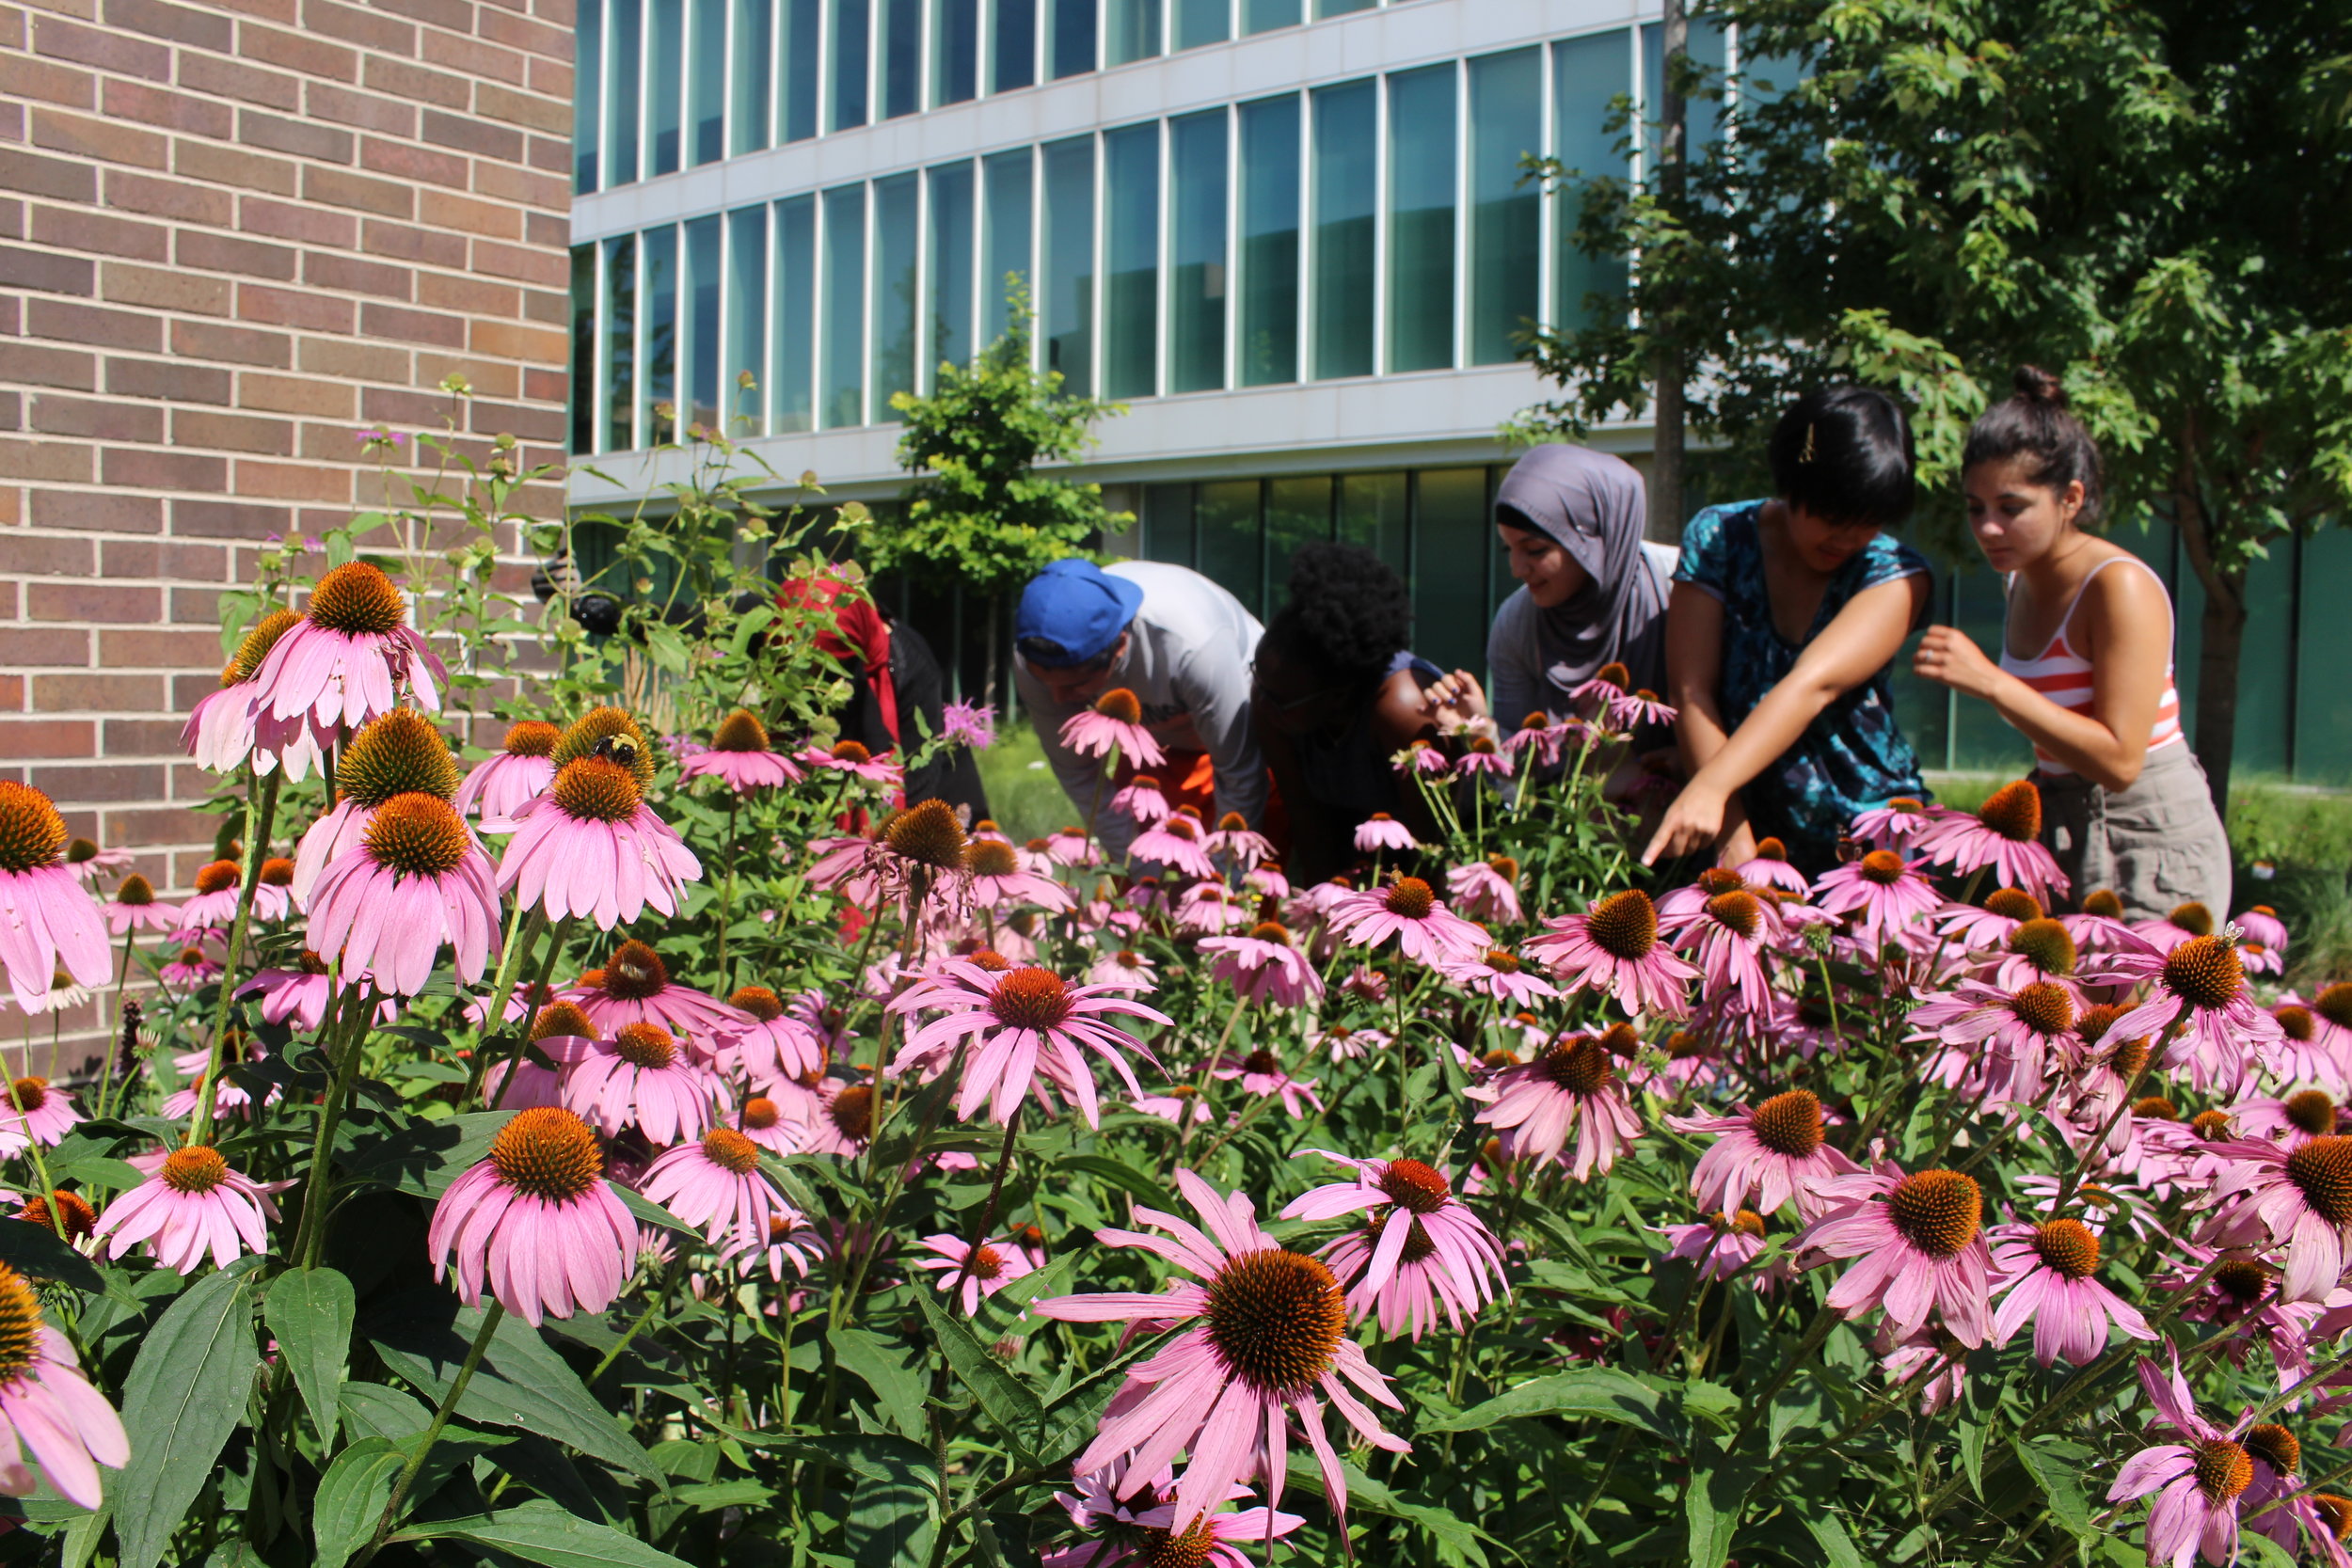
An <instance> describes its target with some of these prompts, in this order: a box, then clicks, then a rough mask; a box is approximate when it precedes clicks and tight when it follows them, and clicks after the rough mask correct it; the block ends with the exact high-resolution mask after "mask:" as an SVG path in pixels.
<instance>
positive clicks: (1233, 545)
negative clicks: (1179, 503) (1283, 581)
mask: <svg viewBox="0 0 2352 1568" xmlns="http://www.w3.org/2000/svg"><path fill="white" fill-rule="evenodd" d="M1194 493H1195V499H1194V501H1193V526H1194V528H1195V529H1196V531H1198V533H1199V536H1200V562H1199V567H1198V569H1199V570H1200V572H1201V573H1202V574H1203V575H1205V576H1207V577H1211V578H1216V580H1217V581H1218V582H1220V583H1223V584H1224V585H1225V588H1226V590H1227V591H1228V592H1229V593H1231V594H1232V595H1233V597H1235V598H1237V599H1239V600H1240V601H1241V602H1242V608H1244V609H1245V610H1248V611H1249V612H1250V613H1251V614H1253V615H1258V616H1261V617H1263V615H1264V613H1265V608H1264V607H1265V541H1264V538H1263V534H1262V533H1261V532H1260V530H1259V520H1258V482H1257V481H1256V480H1254V479H1239V480H1223V481H1219V482H1218V483H1214V484H1201V485H1196V486H1195V487H1194Z"/></svg>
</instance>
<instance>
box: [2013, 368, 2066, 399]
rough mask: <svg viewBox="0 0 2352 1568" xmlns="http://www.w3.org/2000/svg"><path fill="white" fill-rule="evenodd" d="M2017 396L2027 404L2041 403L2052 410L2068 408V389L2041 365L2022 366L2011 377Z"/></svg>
mask: <svg viewBox="0 0 2352 1568" xmlns="http://www.w3.org/2000/svg"><path fill="white" fill-rule="evenodd" d="M2011 380H2012V381H2013V382H2014V384H2015V386H2016V388H2017V395H2018V396H2019V397H2021V398H2024V399H2025V400H2026V402H2027V403H2039V404H2045V405H2046V406H2048V407H2051V408H2063V407H2065V406H2066V388H2065V386H2064V385H2063V384H2061V383H2060V382H2059V380H2058V377H2057V376H2054V375H2052V374H2051V373H2050V372H2048V371H2045V370H2043V369H2042V367H2041V366H2039V365H2020V366H2018V367H2017V373H2016V375H2015V376H2013V377H2011Z"/></svg>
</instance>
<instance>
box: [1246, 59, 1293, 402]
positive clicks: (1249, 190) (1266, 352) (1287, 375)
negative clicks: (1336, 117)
mask: <svg viewBox="0 0 2352 1568" xmlns="http://www.w3.org/2000/svg"><path fill="white" fill-rule="evenodd" d="M1298 175H1299V169H1298V99H1297V97H1296V95H1295V94H1294V95H1292V96H1289V97H1284V98H1268V99H1263V100H1262V101H1260V102H1258V103H1244V104H1243V105H1242V106H1241V337H1240V354H1241V384H1242V385H1243V386H1245V387H1267V386H1274V385H1277V384H1279V383H1282V382H1290V381H1296V380H1297V379H1298V197H1299V180H1298Z"/></svg>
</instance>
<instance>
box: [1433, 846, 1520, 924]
mask: <svg viewBox="0 0 2352 1568" xmlns="http://www.w3.org/2000/svg"><path fill="white" fill-rule="evenodd" d="M1518 882H1519V863H1518V862H1517V861H1515V860H1513V859H1512V858H1511V857H1510V856H1508V855H1488V856H1487V857H1486V859H1485V860H1483V861H1472V862H1470V863H1469V864H1468V865H1457V866H1455V867H1454V869H1453V870H1451V871H1448V872H1447V873H1446V874H1445V891H1446V894H1447V895H1448V896H1450V897H1451V898H1452V899H1453V900H1454V908H1455V909H1457V910H1459V911H1461V912H1462V913H1463V914H1465V915H1467V916H1469V917H1470V919H1472V920H1483V921H1486V923H1488V924H1489V925H1494V926H1516V925H1518V923H1519V921H1520V919H1521V918H1522V916H1521V915H1520V912H1519V888H1518Z"/></svg>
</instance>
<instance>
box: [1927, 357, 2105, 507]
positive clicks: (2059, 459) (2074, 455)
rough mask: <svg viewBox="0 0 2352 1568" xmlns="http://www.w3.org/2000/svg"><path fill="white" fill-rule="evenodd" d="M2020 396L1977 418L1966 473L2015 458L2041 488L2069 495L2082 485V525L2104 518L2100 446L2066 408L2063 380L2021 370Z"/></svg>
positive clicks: (2016, 379) (1965, 455)
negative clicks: (2023, 463) (2071, 489)
mask: <svg viewBox="0 0 2352 1568" xmlns="http://www.w3.org/2000/svg"><path fill="white" fill-rule="evenodd" d="M2011 380H2012V382H2013V384H2014V385H2015V387H2016V388H2017V390H2016V392H2015V393H2014V394H2012V395H2011V396H2009V397H2006V398H2003V399H2002V400H2001V401H2000V402H1998V403H1996V404H1994V405H1993V406H1992V407H1990V408H1988V409H1986V410H1985V411H1984V412H1983V413H1981V414H1979V415H1978V416H1977V422H1976V423H1975V424H1972V425H1970V426H1969V427H1968V444H1967V445H1966V446H1964V447H1963V448H1962V449H1961V453H1960V467H1961V471H1962V472H1963V473H1965V472H1966V471H1967V470H1968V469H1970V468H1973V467H1976V466H1977V465H1978V464H1979V463H2001V462H2006V461H2008V460H2009V459H2010V458H2012V457H2022V458H2025V459H2026V478H2027V480H2028V481H2029V482H2030V483H2035V484H2042V485H2047V486H2048V487H2049V488H2051V489H2053V490H2063V489H2065V488H2066V487H2067V486H2068V485H2069V484H2072V483H2075V482H2076V481H2080V482H2081V483H2082V487H2083V509H2082V511H2081V512H2080V513H2078V514H2076V515H2075V521H2076V522H2078V523H2084V524H2089V523H2093V522H2096V521H2097V520H2098V517H2099V502H2100V499H2101V490H2102V488H2103V487H2102V485H2101V483H2100V464H2099V443H2098V442H2096V441H2094V440H2092V439H2091V438H2090V432H2089V431H2088V430H2085V429H2084V428H2083V422H2082V420H2078V419H2076V418H2074V415H2073V414H2072V413H2070V412H2068V410H2067V407H2066V391H2065V388H2063V387H2061V386H2060V385H2059V383H2058V377H2057V376H2055V375H2052V374H2051V373H2050V372H2048V371H2045V370H2042V369H2040V368H2038V367H2036V366H2033V365H2020V366H2018V367H2017V373H2016V375H2015V376H2013V377H2012V378H2011Z"/></svg>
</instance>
